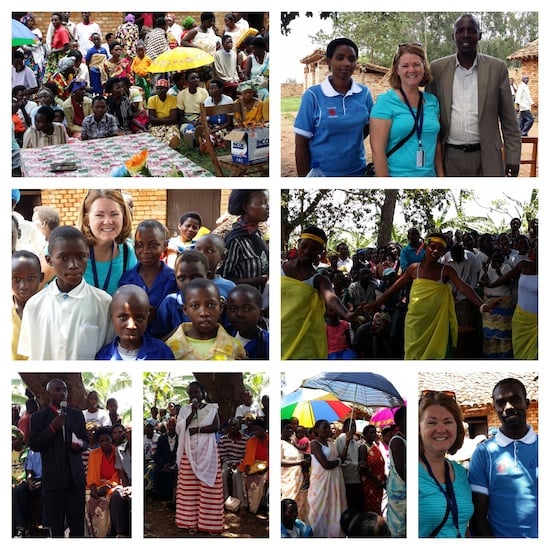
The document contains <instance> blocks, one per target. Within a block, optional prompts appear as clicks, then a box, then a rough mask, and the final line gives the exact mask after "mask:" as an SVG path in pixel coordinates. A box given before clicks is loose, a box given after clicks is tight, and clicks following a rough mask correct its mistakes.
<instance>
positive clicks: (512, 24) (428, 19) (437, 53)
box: [282, 12, 539, 67]
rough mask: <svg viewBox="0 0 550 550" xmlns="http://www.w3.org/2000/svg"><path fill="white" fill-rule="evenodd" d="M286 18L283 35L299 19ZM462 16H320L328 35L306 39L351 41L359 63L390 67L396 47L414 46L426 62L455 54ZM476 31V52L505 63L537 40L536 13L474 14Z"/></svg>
mask: <svg viewBox="0 0 550 550" xmlns="http://www.w3.org/2000/svg"><path fill="white" fill-rule="evenodd" d="M286 13H287V15H286V16H285V17H286V19H288V17H289V16H288V14H289V13H290V14H292V15H291V16H290V17H291V19H290V20H288V23H284V20H285V18H284V17H282V21H283V26H282V32H283V34H288V33H289V32H290V29H289V27H288V24H289V23H290V22H291V21H292V20H293V19H295V18H296V17H298V16H299V12H286ZM462 14H463V12H337V13H336V12H324V16H325V18H326V17H330V18H331V19H332V20H333V30H332V32H331V33H330V34H326V33H323V32H317V33H316V34H314V35H313V37H312V39H313V40H314V41H315V42H316V43H321V44H326V43H328V42H329V41H330V40H332V39H333V38H336V37H338V36H346V37H348V38H350V39H351V40H353V41H354V42H355V43H356V44H357V45H358V48H359V57H360V61H363V62H367V63H373V64H376V65H381V66H383V67H390V66H391V63H392V59H393V56H394V55H395V52H396V48H397V45H398V44H401V43H403V42H420V43H422V45H423V46H424V49H425V50H426V55H427V57H428V60H434V59H438V58H440V57H443V56H445V55H451V54H453V53H455V51H456V46H455V44H454V41H453V37H452V35H453V25H454V22H455V21H456V20H457V19H458V18H459V17H460V16H461V15H462ZM476 15H477V16H478V17H479V19H480V23H481V28H482V37H481V40H480V42H479V46H478V48H479V51H480V52H481V53H486V54H489V55H493V56H495V57H498V58H500V59H504V60H506V58H507V56H509V55H510V54H512V53H513V52H515V51H516V50H518V49H520V48H522V47H524V46H526V45H527V44H528V43H529V42H532V41H533V40H535V39H536V38H538V36H539V25H538V13H537V12H477V13H476Z"/></svg>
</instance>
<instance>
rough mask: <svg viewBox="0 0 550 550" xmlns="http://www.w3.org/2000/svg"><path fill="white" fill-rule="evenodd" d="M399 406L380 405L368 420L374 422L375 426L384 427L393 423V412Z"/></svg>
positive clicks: (370, 422)
mask: <svg viewBox="0 0 550 550" xmlns="http://www.w3.org/2000/svg"><path fill="white" fill-rule="evenodd" d="M398 408H399V407H393V408H392V409H390V408H389V407H381V408H380V409H378V410H377V411H376V412H375V413H374V414H373V415H372V416H371V419H370V420H369V424H374V425H375V426H376V427H377V428H385V427H386V426H391V425H392V424H393V414H394V413H395V411H396V410H397V409H398Z"/></svg>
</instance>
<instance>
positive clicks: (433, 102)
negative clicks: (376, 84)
mask: <svg viewBox="0 0 550 550" xmlns="http://www.w3.org/2000/svg"><path fill="white" fill-rule="evenodd" d="M423 96H424V123H423V125H422V133H421V136H422V149H423V150H424V153H425V162H424V166H423V167H417V166H416V153H417V151H418V150H419V145H418V137H417V134H416V132H415V133H414V135H412V136H411V137H410V138H409V139H408V140H407V141H406V142H405V143H404V144H403V145H402V146H401V147H400V148H399V149H398V150H397V151H395V153H393V154H392V155H391V156H390V157H389V158H388V173H389V175H390V176H391V177H435V175H436V173H435V150H436V145H437V136H438V135H439V101H438V100H437V97H435V96H434V95H433V94H429V93H426V92H424V94H423ZM413 112H414V113H415V115H416V109H413ZM370 116H371V118H380V119H384V120H391V126H390V133H389V136H388V143H387V145H386V151H389V150H390V149H391V148H392V147H393V146H394V145H397V144H398V143H399V142H400V141H401V140H402V139H403V138H404V137H406V136H408V135H409V133H410V131H411V129H412V127H413V124H414V118H413V115H412V114H411V112H410V110H409V108H408V107H407V105H406V104H405V103H403V101H401V98H400V97H399V95H398V94H397V92H396V91H395V90H393V89H391V90H388V91H387V92H384V93H383V94H380V95H379V96H378V98H377V99H376V103H375V104H374V107H373V108H372V111H371V114H370Z"/></svg>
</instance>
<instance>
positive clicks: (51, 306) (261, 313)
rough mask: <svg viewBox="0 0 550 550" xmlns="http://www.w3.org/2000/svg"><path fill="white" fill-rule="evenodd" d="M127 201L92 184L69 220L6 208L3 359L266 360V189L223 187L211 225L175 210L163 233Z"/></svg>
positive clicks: (44, 209) (14, 201)
mask: <svg viewBox="0 0 550 550" xmlns="http://www.w3.org/2000/svg"><path fill="white" fill-rule="evenodd" d="M19 197H20V193H19V191H18V190H13V193H12V206H13V207H14V208H15V206H16V205H17V202H18V200H19ZM130 200H131V196H128V193H126V194H123V193H122V192H120V191H118V190H114V189H103V190H101V189H91V190H89V191H88V193H87V195H86V197H85V198H84V200H83V201H82V203H81V205H80V214H79V220H78V223H77V227H73V226H68V225H63V223H62V221H63V220H60V217H59V215H58V214H57V212H56V211H55V210H54V209H51V208H49V207H39V210H37V211H36V213H35V214H36V218H35V219H34V221H33V222H31V221H29V220H25V219H23V218H22V216H21V215H20V214H16V213H14V214H13V215H12V252H13V255H12V292H13V308H12V321H13V332H12V358H13V359H30V360H71V359H97V360H134V361H135V360H158V359H164V360H169V359H185V360H195V359H208V360H228V359H267V358H268V356H269V331H268V306H267V304H268V273H269V262H268V246H267V244H266V241H265V240H264V234H265V222H266V221H267V220H268V217H269V204H268V193H267V191H266V190H234V191H232V192H231V194H230V197H229V201H228V213H229V215H231V216H233V218H232V219H233V220H235V223H233V224H232V225H231V226H230V227H226V229H223V227H222V225H220V226H218V230H219V231H220V233H217V232H216V229H213V230H212V231H210V230H209V229H208V228H205V227H203V225H202V219H201V215H200V214H199V213H198V212H186V213H184V214H182V216H181V217H180V224H179V231H180V235H179V236H178V237H175V238H173V239H171V240H169V239H168V235H167V229H166V227H165V226H164V225H163V224H162V223H160V222H159V221H157V220H154V219H149V220H140V221H138V222H137V223H136V224H135V222H134V220H133V216H132V210H131V208H130V206H129V204H128V202H129V201H130ZM46 218H47V220H46ZM227 225H228V224H226V226H227ZM39 228H40V229H39ZM23 233H24V234H23ZM33 235H34V236H36V239H33ZM46 239H47V240H46ZM169 251H170V253H169ZM171 262H172V265H173V267H171V266H170V265H169V264H170V263H171ZM44 264H46V265H47V267H48V268H49V269H47V270H46V269H43V267H42V266H43V265H44Z"/></svg>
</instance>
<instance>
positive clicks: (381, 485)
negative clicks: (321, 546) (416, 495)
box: [281, 406, 406, 538]
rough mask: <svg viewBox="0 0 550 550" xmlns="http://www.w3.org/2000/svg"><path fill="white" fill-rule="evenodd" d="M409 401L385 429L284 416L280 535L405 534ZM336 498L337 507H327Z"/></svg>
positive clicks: (332, 505) (350, 420)
mask: <svg viewBox="0 0 550 550" xmlns="http://www.w3.org/2000/svg"><path fill="white" fill-rule="evenodd" d="M405 417H406V407H404V406H403V407H401V408H399V409H398V411H397V412H396V413H395V416H394V424H392V425H391V426H387V427H385V428H384V429H383V430H381V432H380V433H379V432H378V430H377V428H376V426H375V425H374V424H367V425H366V426H365V428H364V429H363V431H362V433H358V431H357V424H356V422H355V420H354V419H353V418H351V417H348V418H346V419H345V420H344V421H343V424H341V428H340V429H339V428H338V427H337V426H336V424H334V423H332V424H331V423H329V422H328V421H327V420H323V419H320V420H317V421H316V422H315V425H314V426H313V427H307V426H306V427H304V426H300V425H299V420H298V419H297V418H294V417H293V418H289V419H283V420H282V421H281V507H282V509H281V512H282V516H281V519H282V522H281V536H282V537H283V538H302V537H316V538H342V537H390V536H391V537H396V538H401V537H405V536H406V435H405V434H406V418H405ZM327 503H330V505H327Z"/></svg>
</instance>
